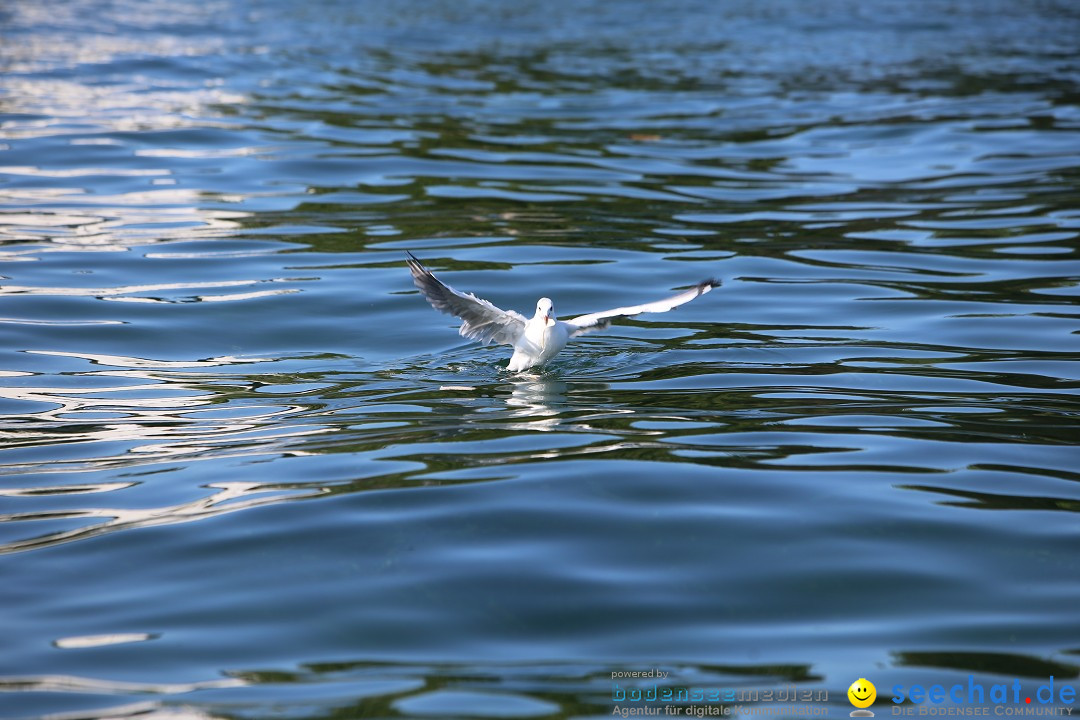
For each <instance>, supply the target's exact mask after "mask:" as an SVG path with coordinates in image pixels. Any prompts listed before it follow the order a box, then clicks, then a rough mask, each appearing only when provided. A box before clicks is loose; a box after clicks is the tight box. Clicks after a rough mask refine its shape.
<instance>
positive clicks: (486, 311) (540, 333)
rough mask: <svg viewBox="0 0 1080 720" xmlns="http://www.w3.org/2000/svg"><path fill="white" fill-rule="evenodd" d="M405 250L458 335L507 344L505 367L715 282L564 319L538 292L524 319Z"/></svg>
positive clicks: (672, 303)
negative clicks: (455, 320)
mask: <svg viewBox="0 0 1080 720" xmlns="http://www.w3.org/2000/svg"><path fill="white" fill-rule="evenodd" d="M406 254H407V255H408V256H409V259H408V260H407V262H408V263H409V271H410V272H412V276H413V282H414V283H416V287H418V288H420V292H421V293H422V294H423V295H424V297H425V298H427V301H428V302H429V303H431V306H432V307H433V308H435V309H436V310H438V311H439V312H444V313H447V314H449V315H454V316H456V317H459V318H461V319H462V323H461V335H462V336H463V337H466V338H469V339H470V340H478V341H479V342H481V343H483V344H484V345H490V344H491V343H499V344H502V345H513V347H514V354H513V356H511V358H510V364H509V365H507V366H506V369H507V370H509V371H510V372H520V371H521V370H527V369H528V368H531V367H535V366H537V365H543V364H544V363H546V362H547V361H548V360H550V359H551V358H553V357H555V356H556V355H557V354H558V353H559V351H560V350H562V349H563V348H564V347H566V343H567V342H568V341H569V340H570V338H572V337H577V336H578V335H582V334H584V333H587V332H592V331H593V330H604V329H606V328H607V327H608V326H609V325H610V324H611V319H612V318H616V317H633V316H634V315H637V314H639V313H647V312H667V311H668V310H671V309H672V308H677V307H678V306H680V305H683V304H684V303H688V302H690V301H691V300H693V299H694V298H696V297H698V296H699V295H704V294H705V293H707V292H709V291H710V290H712V289H713V288H714V287H717V286H718V285H719V284H720V281H719V280H713V279H711V278H710V279H708V280H702V281H701V282H699V283H698V284H697V285H696V286H694V287H693V288H691V289H690V290H685V291H683V292H681V293H679V294H678V295H674V296H672V297H669V298H667V299H666V300H657V301H656V302H651V303H645V304H644V305H631V306H629V307H621V308H615V309H614V310H604V311H603V312H595V313H589V314H588V315H579V316H578V317H576V318H572V319H570V320H566V321H563V320H556V319H555V305H554V304H553V303H552V302H551V300H550V299H548V298H546V297H544V298H540V299H539V300H537V302H536V314H534V315H533V316H532V319H531V320H529V319H526V317H525V316H524V315H522V314H521V313H518V312H514V311H513V310H509V311H508V310H500V309H499V308H497V307H495V306H494V305H492V304H491V303H489V302H488V301H487V300H482V299H480V298H478V297H476V296H475V295H473V294H472V293H463V292H458V291H457V290H455V289H454V288H452V287H450V286H449V285H446V284H444V283H442V282H441V281H440V280H439V279H438V278H437V277H435V276H434V275H433V274H432V273H431V271H430V270H428V269H427V268H426V267H424V266H423V265H421V264H420V261H419V260H417V259H416V257H415V256H414V255H413V254H412V253H411V252H408V251H406Z"/></svg>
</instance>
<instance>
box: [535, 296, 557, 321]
mask: <svg viewBox="0 0 1080 720" xmlns="http://www.w3.org/2000/svg"><path fill="white" fill-rule="evenodd" d="M536 317H537V318H541V319H543V321H544V324H545V325H554V324H555V303H553V302H551V299H550V298H540V299H539V300H537V301H536Z"/></svg>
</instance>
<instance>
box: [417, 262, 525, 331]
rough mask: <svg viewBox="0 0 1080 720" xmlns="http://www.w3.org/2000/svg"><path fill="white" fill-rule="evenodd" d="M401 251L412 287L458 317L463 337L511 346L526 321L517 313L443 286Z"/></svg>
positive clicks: (442, 310)
mask: <svg viewBox="0 0 1080 720" xmlns="http://www.w3.org/2000/svg"><path fill="white" fill-rule="evenodd" d="M405 254H406V255H408V256H409V259H408V261H407V262H408V263H409V271H410V272H411V273H412V276H413V282H414V283H416V287H418V288H420V292H421V293H422V294H423V295H424V297H425V298H427V301H428V302H429V303H431V307H433V308H435V309H436V310H438V311H439V312H444V313H447V314H448V315H454V316H457V317H459V318H461V320H462V323H461V330H460V332H461V334H462V336H463V337H467V338H469V339H470V340H478V341H480V342H482V343H483V344H484V345H490V344H491V343H499V344H505V345H513V344H514V343H515V342H517V339H518V338H519V337H521V334H522V333H523V332H525V322H526V320H525V317H524V316H523V315H522V314H521V313H517V312H514V311H513V310H510V311H506V310H500V309H499V308H497V307H495V306H494V305H492V304H491V303H489V302H488V301H487V300H481V299H480V298H478V297H476V296H475V295H473V294H472V293H463V292H458V291H457V290H455V289H454V288H452V287H450V286H449V285H444V284H443V283H442V282H440V281H439V279H438V278H437V277H435V276H434V275H432V274H431V271H430V270H428V269H427V268H426V267H424V266H423V265H421V264H420V261H419V260H417V259H416V257H415V256H414V255H413V254H412V253H411V252H408V251H406V253H405Z"/></svg>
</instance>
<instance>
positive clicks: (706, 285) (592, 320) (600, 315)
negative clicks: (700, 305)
mask: <svg viewBox="0 0 1080 720" xmlns="http://www.w3.org/2000/svg"><path fill="white" fill-rule="evenodd" d="M719 285H720V281H719V280H714V279H712V278H710V279H708V280H702V281H701V282H699V283H698V284H697V285H695V286H694V287H693V288H691V289H689V290H685V291H683V292H681V293H679V294H678V295H673V296H672V297H669V298H667V299H666V300H657V301H656V302H651V303H645V304H644V305H631V306H629V307H621V308H615V309H614V310H604V311H602V312H595V313H589V314H588V315H579V316H578V317H576V318H573V319H572V320H567V321H566V322H567V324H568V325H570V326H571V332H570V335H571V337H573V336H575V335H581V334H582V333H587V332H591V331H593V330H603V329H604V328H606V327H607V326H608V325H610V324H611V318H616V317H633V316H634V315H640V314H641V313H658V312H667V311H668V310H671V309H672V308H677V307H679V306H680V305H684V304H686V303H688V302H690V301H691V300H693V299H694V298H696V297H699V296H701V295H704V294H705V293H707V292H709V291H710V290H712V289H713V288H714V287H718V286H719Z"/></svg>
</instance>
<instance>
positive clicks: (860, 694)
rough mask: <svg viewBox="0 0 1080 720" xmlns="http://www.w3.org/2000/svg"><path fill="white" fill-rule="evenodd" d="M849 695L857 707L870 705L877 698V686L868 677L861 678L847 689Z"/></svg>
mask: <svg viewBox="0 0 1080 720" xmlns="http://www.w3.org/2000/svg"><path fill="white" fill-rule="evenodd" d="M847 697H848V700H850V701H851V704H852V705H854V706H855V707H857V708H865V707H870V706H871V705H873V704H874V700H876V699H877V688H876V687H874V683H872V682H870V681H869V680H867V679H866V678H859V679H858V680H856V681H855V682H853V683H851V687H849V688H848V689H847Z"/></svg>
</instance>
